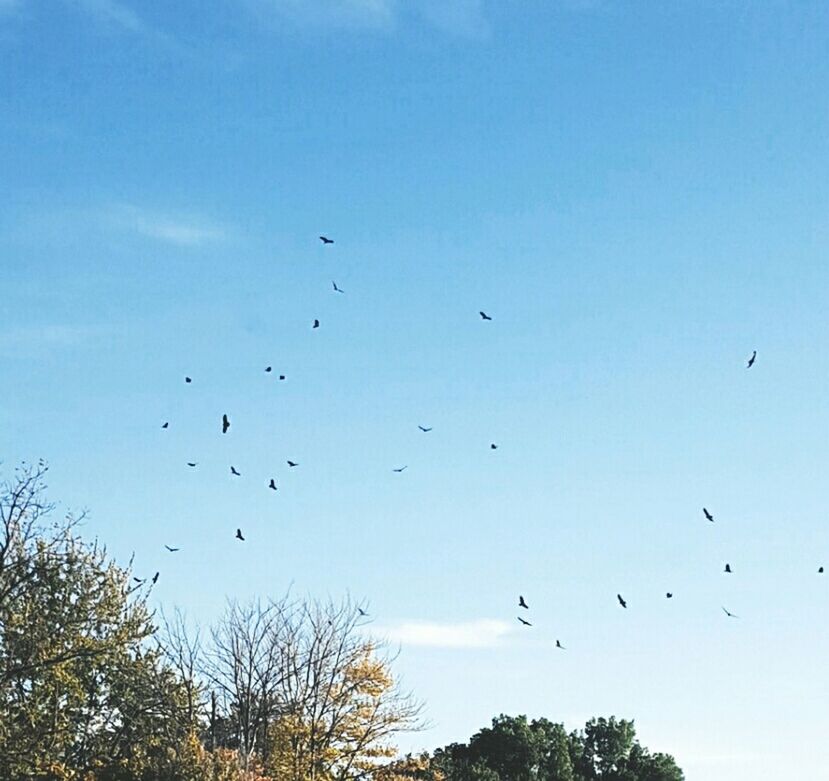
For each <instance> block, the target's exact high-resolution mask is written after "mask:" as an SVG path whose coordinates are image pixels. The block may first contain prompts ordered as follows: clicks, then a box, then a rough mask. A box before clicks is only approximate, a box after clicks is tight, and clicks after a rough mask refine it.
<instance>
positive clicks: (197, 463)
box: [187, 461, 199, 466]
mask: <svg viewBox="0 0 829 781" xmlns="http://www.w3.org/2000/svg"><path fill="white" fill-rule="evenodd" d="M198 465H199V462H198V461H188V462H187V466H198Z"/></svg>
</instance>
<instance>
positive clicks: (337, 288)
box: [331, 279, 345, 293]
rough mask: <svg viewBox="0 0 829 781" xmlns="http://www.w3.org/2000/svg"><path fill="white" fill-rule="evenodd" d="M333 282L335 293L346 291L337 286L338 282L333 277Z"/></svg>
mask: <svg viewBox="0 0 829 781" xmlns="http://www.w3.org/2000/svg"><path fill="white" fill-rule="evenodd" d="M331 284H332V285H333V286H334V292H335V293H345V290H343V289H342V288H340V287H337V283H336V282H335V281H334V280H333V279H332V280H331Z"/></svg>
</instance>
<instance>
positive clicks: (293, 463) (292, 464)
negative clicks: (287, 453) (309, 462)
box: [288, 461, 299, 466]
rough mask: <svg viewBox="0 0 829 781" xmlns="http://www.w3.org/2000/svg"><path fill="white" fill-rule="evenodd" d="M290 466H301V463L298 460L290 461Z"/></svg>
mask: <svg viewBox="0 0 829 781" xmlns="http://www.w3.org/2000/svg"><path fill="white" fill-rule="evenodd" d="M288 466H299V464H298V463H297V462H296V461H289V462H288Z"/></svg>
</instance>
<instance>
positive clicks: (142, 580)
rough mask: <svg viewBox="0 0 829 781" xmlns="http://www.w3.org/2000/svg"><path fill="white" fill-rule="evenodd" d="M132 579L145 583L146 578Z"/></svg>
mask: <svg viewBox="0 0 829 781" xmlns="http://www.w3.org/2000/svg"><path fill="white" fill-rule="evenodd" d="M133 580H134V581H135V582H136V583H145V582H146V580H147V579H146V578H133Z"/></svg>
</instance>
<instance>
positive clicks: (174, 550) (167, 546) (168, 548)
mask: <svg viewBox="0 0 829 781" xmlns="http://www.w3.org/2000/svg"><path fill="white" fill-rule="evenodd" d="M164 547H165V548H167V550H168V551H170V553H175V552H176V551H179V550H181V548H171V547H170V546H169V545H165V546H164Z"/></svg>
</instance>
